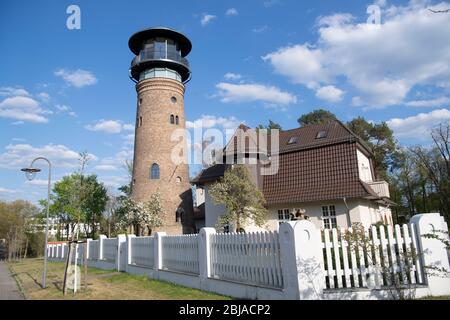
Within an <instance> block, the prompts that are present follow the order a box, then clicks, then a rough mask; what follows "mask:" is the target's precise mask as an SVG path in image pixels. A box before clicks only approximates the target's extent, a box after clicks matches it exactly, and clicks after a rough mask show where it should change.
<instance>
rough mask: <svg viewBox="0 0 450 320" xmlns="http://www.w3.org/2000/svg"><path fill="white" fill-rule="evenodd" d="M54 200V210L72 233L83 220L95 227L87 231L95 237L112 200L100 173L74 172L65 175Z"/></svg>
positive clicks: (51, 207)
mask: <svg viewBox="0 0 450 320" xmlns="http://www.w3.org/2000/svg"><path fill="white" fill-rule="evenodd" d="M51 200H52V203H51V205H50V212H51V213H52V215H53V216H56V217H57V218H58V219H60V220H61V221H64V222H65V223H67V224H68V226H69V227H70V229H71V231H72V232H74V231H75V229H76V227H77V226H78V225H79V224H80V223H86V224H88V225H90V229H91V230H90V232H88V230H84V231H85V233H86V235H87V236H89V237H95V234H96V231H97V225H98V223H99V222H100V219H101V216H102V213H103V211H104V210H105V207H106V202H107V200H108V196H107V191H106V188H105V186H104V185H103V184H102V183H100V182H98V180H97V176H96V175H89V176H84V175H82V174H80V173H73V174H71V175H68V176H65V177H63V178H62V180H60V181H58V182H56V183H55V185H54V186H53V190H52V195H51ZM42 203H43V204H45V202H42Z"/></svg>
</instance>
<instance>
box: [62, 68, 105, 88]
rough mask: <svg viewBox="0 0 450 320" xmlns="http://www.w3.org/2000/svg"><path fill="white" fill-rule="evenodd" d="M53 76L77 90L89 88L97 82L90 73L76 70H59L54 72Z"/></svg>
mask: <svg viewBox="0 0 450 320" xmlns="http://www.w3.org/2000/svg"><path fill="white" fill-rule="evenodd" d="M55 75H56V76H58V77H61V78H63V79H64V81H65V82H66V83H67V84H68V85H70V86H74V87H77V88H82V87H85V86H91V85H94V84H96V83H97V82H98V80H97V78H96V77H95V75H94V74H93V73H92V72H91V71H87V70H82V69H78V70H75V71H72V70H67V69H59V70H57V71H55Z"/></svg>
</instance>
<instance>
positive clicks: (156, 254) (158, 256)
mask: <svg viewBox="0 0 450 320" xmlns="http://www.w3.org/2000/svg"><path fill="white" fill-rule="evenodd" d="M164 236H166V233H165V232H157V233H155V240H154V242H153V250H154V251H153V259H154V263H153V269H155V270H160V269H162V267H163V265H162V255H163V252H162V238H163V237H164Z"/></svg>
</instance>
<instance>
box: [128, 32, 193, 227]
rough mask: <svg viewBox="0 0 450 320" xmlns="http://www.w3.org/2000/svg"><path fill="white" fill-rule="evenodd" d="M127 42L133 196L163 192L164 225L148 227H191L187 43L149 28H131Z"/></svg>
mask: <svg viewBox="0 0 450 320" xmlns="http://www.w3.org/2000/svg"><path fill="white" fill-rule="evenodd" d="M129 46H130V49H131V50H132V51H133V52H134V53H135V54H136V57H135V58H134V59H133V62H132V66H131V69H130V76H131V78H132V79H133V80H134V81H135V82H136V92H137V112H136V128H135V144H134V161H133V183H132V197H133V199H135V200H137V201H140V202H147V201H148V200H149V199H150V198H151V196H152V194H154V193H156V192H158V193H159V194H160V195H161V199H162V207H163V209H164V213H165V214H164V225H163V226H162V227H160V228H158V230H152V231H165V232H167V233H168V234H181V233H192V232H194V231H195V230H194V223H193V203H192V192H191V185H190V182H189V167H188V164H187V154H186V152H187V141H186V130H185V129H186V126H185V122H186V121H185V114H184V93H185V88H186V87H185V83H186V82H187V81H188V80H189V78H190V70H189V64H188V62H187V60H186V58H184V57H185V55H186V54H187V53H189V51H190V49H191V44H190V42H189V40H188V39H187V38H186V37H184V36H183V35H181V34H180V33H178V32H176V31H173V30H171V29H167V28H151V29H146V30H143V31H141V32H138V33H136V34H134V35H133V36H132V37H131V38H130V41H129ZM181 159H184V160H183V161H180V160H181Z"/></svg>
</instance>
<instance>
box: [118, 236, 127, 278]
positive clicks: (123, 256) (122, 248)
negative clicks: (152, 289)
mask: <svg viewBox="0 0 450 320" xmlns="http://www.w3.org/2000/svg"><path fill="white" fill-rule="evenodd" d="M119 252H120V254H119V259H120V261H119V271H126V268H127V256H128V252H127V243H126V242H119Z"/></svg>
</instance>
